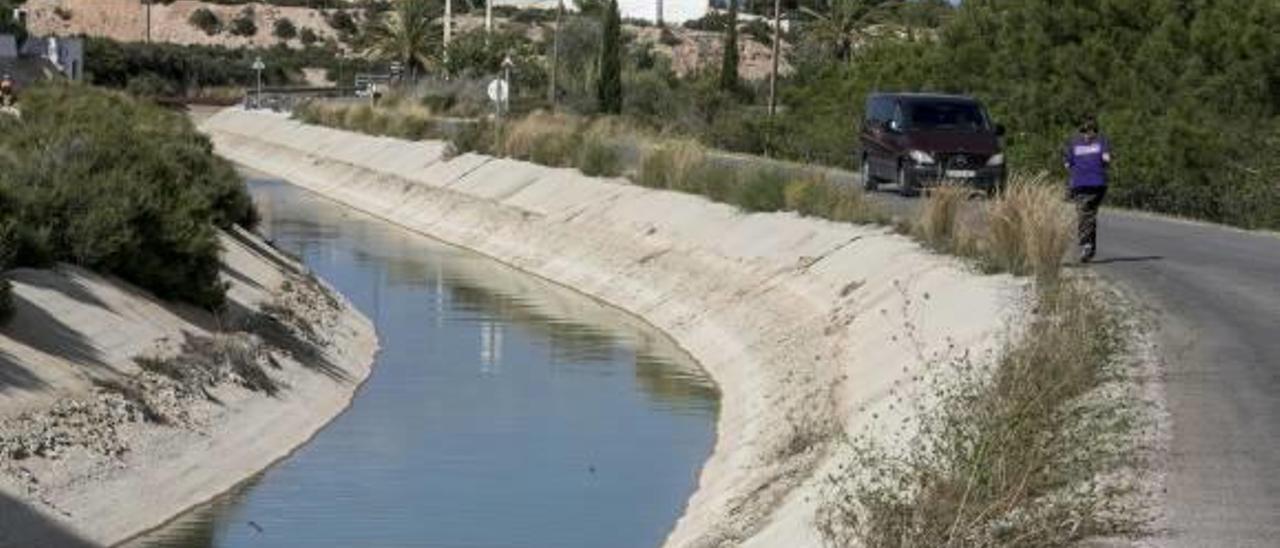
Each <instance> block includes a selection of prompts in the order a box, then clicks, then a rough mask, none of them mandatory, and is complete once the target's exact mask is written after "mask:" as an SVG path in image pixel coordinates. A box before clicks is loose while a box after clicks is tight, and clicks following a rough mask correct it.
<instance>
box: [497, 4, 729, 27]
mask: <svg viewBox="0 0 1280 548" xmlns="http://www.w3.org/2000/svg"><path fill="white" fill-rule="evenodd" d="M659 2H661V3H662V20H663V21H665V22H666V23H668V24H680V23H683V22H685V21H688V20H690V19H698V18H700V17H702V16H703V15H706V14H707V10H708V4H709V0H618V11H620V12H622V17H624V18H628V19H643V20H645V21H654V20H656V19H657V17H658V3H659ZM556 4H557V0H494V2H493V5H495V6H517V7H522V8H527V7H536V8H544V9H555V7H556ZM564 5H565V7H566V8H568V9H573V6H574V4H573V0H565V1H564Z"/></svg>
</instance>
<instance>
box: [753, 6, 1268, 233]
mask: <svg viewBox="0 0 1280 548" xmlns="http://www.w3.org/2000/svg"><path fill="white" fill-rule="evenodd" d="M1180 6H1181V5H1180V4H1178V3H1155V4H1151V3H1150V2H1140V1H1137V0H1116V1H1111V2H1102V3H1097V2H1089V3H1061V2H1049V1H1047V0H1036V1H1028V2H964V3H962V4H960V6H959V7H958V8H955V9H951V8H947V9H946V10H944V11H946V12H950V13H949V15H950V16H949V17H947V18H946V19H945V21H944V22H942V23H941V27H940V28H939V29H938V32H937V38H936V39H930V40H919V41H907V40H902V39H899V38H888V37H885V38H881V39H876V40H871V41H869V42H867V44H866V45H864V46H863V47H861V48H859V49H858V50H857V52H856V55H855V56H854V57H853V58H852V59H851V60H850V61H849V62H842V61H840V60H837V59H827V58H823V57H821V56H820V55H816V54H815V53H814V52H816V51H821V48H817V47H806V46H805V44H799V45H798V47H796V48H795V49H793V53H792V57H791V61H792V63H793V65H794V66H796V72H795V75H794V77H793V78H791V79H790V81H788V82H785V83H784V84H783V85H782V87H781V89H782V93H783V101H782V103H783V104H784V105H785V106H786V107H787V109H786V110H785V111H784V115H783V116H781V117H780V119H779V121H778V124H777V125H776V127H774V128H772V129H773V130H774V131H775V132H776V134H775V135H774V136H773V138H772V139H771V143H772V145H771V147H770V149H771V152H773V153H775V154H778V155H781V156H785V157H789V158H796V159H811V158H812V159H817V160H822V161H825V162H831V163H838V164H840V165H847V166H853V163H852V162H853V158H852V157H851V156H852V155H851V152H853V151H855V150H856V149H857V135H856V127H857V124H856V121H857V120H858V119H859V117H860V116H861V114H862V106H863V105H862V98H863V97H865V96H866V94H867V93H868V92H870V91H874V90H934V91H947V92H957V93H967V94H973V95H976V96H978V97H980V98H982V99H983V100H985V102H986V103H987V104H988V106H989V107H990V108H991V110H992V113H993V115H994V116H995V118H997V120H998V121H1000V122H1002V123H1004V124H1005V125H1007V126H1008V127H1009V128H1010V130H1011V132H1010V139H1009V141H1010V143H1009V145H1010V146H1009V156H1010V162H1011V164H1012V165H1014V166H1018V167H1022V168H1026V169H1029V170H1038V169H1046V170H1061V169H1062V168H1061V165H1060V159H1059V158H1060V152H1059V151H1060V147H1061V146H1062V145H1063V142H1064V141H1065V140H1066V138H1067V136H1068V135H1069V134H1070V133H1071V131H1072V130H1073V128H1075V127H1076V124H1077V123H1078V121H1079V120H1080V119H1081V118H1082V117H1083V116H1084V115H1086V114H1095V113H1096V114H1098V115H1099V117H1100V121H1101V124H1102V129H1103V131H1104V132H1105V133H1107V134H1108V135H1109V136H1110V137H1111V140H1112V142H1113V145H1114V146H1115V149H1116V159H1117V162H1116V166H1115V169H1114V173H1113V174H1114V181H1113V183H1114V184H1113V188H1112V193H1111V194H1110V195H1109V198H1110V199H1112V200H1113V203H1117V204H1119V205H1124V206H1129V207H1136V208H1141V209H1149V210H1155V211H1162V212H1169V213H1176V214H1181V215H1188V216H1194V217H1200V218H1205V219H1209V220H1214V221H1220V222H1228V223H1233V224H1239V225H1244V226H1250V227H1262V226H1269V227H1280V185H1277V180H1280V171H1277V169H1276V163H1275V161H1274V158H1276V157H1280V101H1277V100H1276V98H1277V97H1280V34H1277V33H1276V32H1274V29H1275V28H1277V26H1280V4H1276V3H1274V2H1209V3H1204V4H1203V5H1198V6H1197V7H1196V8H1194V9H1184V7H1180ZM802 34H803V35H804V36H806V37H810V39H811V40H816V38H812V37H814V36H817V34H815V33H802Z"/></svg>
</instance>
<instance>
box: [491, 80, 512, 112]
mask: <svg viewBox="0 0 1280 548" xmlns="http://www.w3.org/2000/svg"><path fill="white" fill-rule="evenodd" d="M510 97H511V86H510V85H509V84H507V81H506V80H503V79H502V78H494V79H493V81H491V82H489V100H490V101H493V106H494V108H495V109H496V110H497V113H498V116H502V113H503V112H504V111H505V110H507V100H508V99H510Z"/></svg>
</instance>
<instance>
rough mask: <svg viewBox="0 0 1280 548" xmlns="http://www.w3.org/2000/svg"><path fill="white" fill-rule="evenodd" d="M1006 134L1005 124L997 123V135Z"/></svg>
mask: <svg viewBox="0 0 1280 548" xmlns="http://www.w3.org/2000/svg"><path fill="white" fill-rule="evenodd" d="M1004 134H1005V128H1004V124H996V136H997V137H1004Z"/></svg>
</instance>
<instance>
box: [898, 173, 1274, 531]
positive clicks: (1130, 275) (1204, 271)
mask: <svg viewBox="0 0 1280 548" xmlns="http://www.w3.org/2000/svg"><path fill="white" fill-rule="evenodd" d="M874 196H875V199H876V200H877V201H879V202H882V203H884V204H885V205H886V206H888V207H889V208H890V209H891V210H893V211H895V212H898V213H900V214H901V213H910V212H911V211H913V210H914V208H915V207H916V206H917V205H918V204H919V203H920V201H919V200H915V199H904V198H900V197H898V196H896V195H894V194H892V193H891V191H890V192H880V193H876V194H875V195H874ZM1098 230H1099V232H1098V247H1099V250H1098V256H1097V258H1096V259H1095V261H1094V262H1093V263H1092V264H1091V265H1089V266H1087V267H1086V268H1092V269H1095V271H1097V272H1098V273H1100V274H1101V275H1103V276H1105V277H1106V278H1107V279H1110V280H1112V281H1114V282H1117V283H1119V284H1120V286H1121V287H1123V288H1125V289H1126V290H1127V291H1128V292H1130V293H1131V294H1133V295H1134V296H1135V297H1136V298H1137V299H1138V300H1139V301H1140V302H1142V303H1143V304H1145V305H1147V306H1149V307H1151V309H1152V312H1153V315H1154V318H1153V319H1154V320H1155V321H1156V322H1157V325H1158V327H1157V332H1156V333H1155V336H1156V337H1157V342H1158V343H1159V348H1160V354H1161V355H1160V358H1161V360H1162V361H1163V364H1162V367H1161V370H1162V371H1163V376H1164V381H1165V392H1166V398H1167V402H1166V403H1167V408H1168V411H1169V414H1170V415H1171V418H1172V420H1171V422H1172V424H1171V430H1172V440H1171V447H1170V454H1169V455H1168V458H1169V462H1168V469H1167V472H1168V476H1167V478H1166V490H1167V493H1166V498H1165V503H1166V520H1165V524H1164V525H1165V527H1166V528H1167V529H1168V530H1167V531H1165V532H1162V533H1160V534H1159V535H1158V536H1157V538H1154V539H1152V540H1153V541H1154V542H1155V543H1156V544H1158V545H1161V546H1173V547H1196V548H1200V547H1231V546H1241V547H1243V546H1268V547H1276V546H1280V235H1277V234H1272V233H1259V232H1248V231H1242V230H1236V229H1231V228H1226V227H1222V226H1217V225H1211V224H1202V223H1195V222H1187V221H1181V220H1175V219H1169V218H1164V217H1158V216H1154V215H1145V214H1140V213H1130V212H1121V211H1109V210H1108V211H1104V212H1103V214H1102V215H1101V217H1100V220H1099V229H1098Z"/></svg>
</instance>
